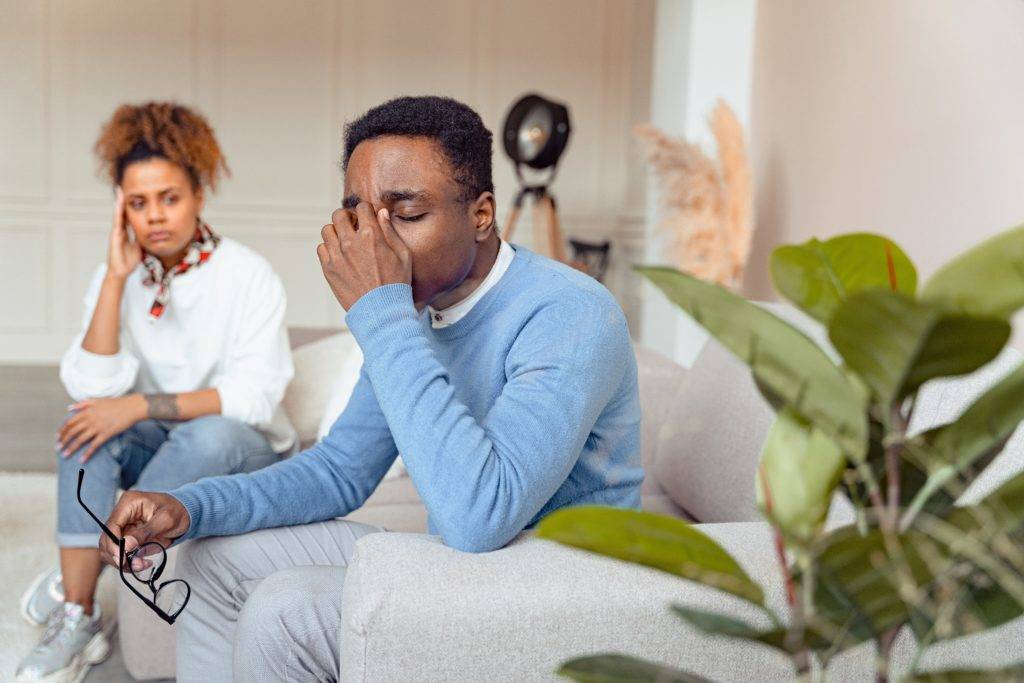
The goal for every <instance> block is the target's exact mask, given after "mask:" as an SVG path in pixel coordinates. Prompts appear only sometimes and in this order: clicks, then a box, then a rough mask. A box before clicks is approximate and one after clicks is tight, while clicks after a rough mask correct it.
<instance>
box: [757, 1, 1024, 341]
mask: <svg viewBox="0 0 1024 683" xmlns="http://www.w3.org/2000/svg"><path fill="white" fill-rule="evenodd" d="M751 111H752V124H751V125H752V131H751V132H752V140H753V152H754V160H755V173H756V179H757V188H758V198H757V231H758V233H757V239H756V247H755V250H754V253H753V257H752V258H753V261H752V268H751V270H750V275H749V279H748V289H749V292H750V293H751V294H753V295H755V296H760V297H765V296H768V295H769V293H770V286H769V284H768V277H767V273H766V269H765V262H766V259H767V257H768V254H769V253H770V250H771V248H772V247H773V246H775V245H777V244H779V243H784V242H793V241H802V240H805V239H807V238H809V237H811V236H827V235H832V234H835V233H838V232H844V231H851V230H872V231H878V232H883V233H885V234H888V235H890V236H891V237H893V238H894V239H895V240H896V241H897V242H899V243H900V244H901V245H902V246H903V247H904V249H906V250H907V251H908V253H909V254H910V255H911V257H912V258H913V259H914V260H915V261H916V263H917V265H918V268H919V271H921V273H922V274H924V275H927V274H929V273H932V272H934V270H935V269H936V268H937V267H938V266H939V265H941V264H942V263H944V262H945V261H946V260H947V259H949V258H950V257H951V256H953V255H954V254H956V253H957V252H959V251H961V250H963V249H964V248H966V247H968V246H970V245H972V244H974V243H976V242H978V241H979V240H981V239H983V238H985V237H986V236H989V235H992V234H993V233H996V232H998V231H1000V230H1003V229H1005V228H1008V227H1011V226H1014V225H1017V224H1020V223H1022V222H1024V2H1021V0H899V1H898V2H894V1H892V0H857V1H856V2H852V1H849V0H813V1H812V0H804V1H800V0H767V1H763V2H760V3H759V8H758V17H757V26H756V35H755V49H754V78H753V95H752V105H751ZM1018 327H1020V326H1019V325H1018Z"/></svg>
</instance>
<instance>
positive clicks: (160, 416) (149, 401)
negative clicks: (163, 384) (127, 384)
mask: <svg viewBox="0 0 1024 683" xmlns="http://www.w3.org/2000/svg"><path fill="white" fill-rule="evenodd" d="M145 397H146V405H147V410H146V414H147V415H148V416H149V417H150V418H151V419H154V420H177V419H178V417H179V416H180V415H181V412H180V411H179V410H178V395H177V394H145Z"/></svg>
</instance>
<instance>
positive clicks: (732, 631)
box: [672, 604, 788, 652]
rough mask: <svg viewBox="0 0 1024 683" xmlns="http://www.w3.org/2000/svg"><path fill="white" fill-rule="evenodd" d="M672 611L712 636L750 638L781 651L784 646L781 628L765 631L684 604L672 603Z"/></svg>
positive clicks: (785, 649) (783, 633)
mask: <svg viewBox="0 0 1024 683" xmlns="http://www.w3.org/2000/svg"><path fill="white" fill-rule="evenodd" d="M672 611H673V612H674V613H675V614H676V616H678V617H679V618H680V619H682V620H683V621H685V622H686V623H688V624H690V625H691V626H693V627H694V628H696V629H697V630H699V631H700V632H702V633H706V634H708V635H712V636H724V637H726V638H738V639H740V640H752V641H755V642H758V643H762V644H764V645H767V646H769V647H773V648H775V649H777V650H782V651H783V652H788V650H787V648H786V631H785V630H784V629H781V628H773V629H769V630H767V631H765V630H762V629H759V628H755V627H754V626H751V625H750V624H748V623H746V622H745V621H741V620H739V619H734V618H733V617H727V616H725V615H724V614H718V613H717V612H708V611H706V610H700V609H694V608H693V607H687V606H685V605H678V604H674V605H672Z"/></svg>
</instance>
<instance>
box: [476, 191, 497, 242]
mask: <svg viewBox="0 0 1024 683" xmlns="http://www.w3.org/2000/svg"><path fill="white" fill-rule="evenodd" d="M496 208H497V207H496V205H495V201H494V193H493V192H481V193H480V196H479V197H477V198H476V199H475V200H474V201H473V204H472V206H471V207H470V214H471V215H472V218H473V225H474V227H475V228H476V241H477V242H483V241H484V240H486V239H487V238H488V237H489V236H490V234H491V230H493V229H494V228H495V225H496V217H495V210H496Z"/></svg>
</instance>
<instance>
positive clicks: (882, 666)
mask: <svg viewBox="0 0 1024 683" xmlns="http://www.w3.org/2000/svg"><path fill="white" fill-rule="evenodd" d="M899 632H900V627H899V626H894V627H893V628H891V629H889V630H888V631H886V632H885V633H883V634H882V635H880V636H879V637H878V638H877V639H875V643H876V644H877V645H878V653H877V659H876V661H875V683H889V657H890V655H891V654H892V646H893V643H895V642H896V636H897V635H898V634H899Z"/></svg>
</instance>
